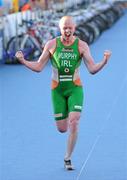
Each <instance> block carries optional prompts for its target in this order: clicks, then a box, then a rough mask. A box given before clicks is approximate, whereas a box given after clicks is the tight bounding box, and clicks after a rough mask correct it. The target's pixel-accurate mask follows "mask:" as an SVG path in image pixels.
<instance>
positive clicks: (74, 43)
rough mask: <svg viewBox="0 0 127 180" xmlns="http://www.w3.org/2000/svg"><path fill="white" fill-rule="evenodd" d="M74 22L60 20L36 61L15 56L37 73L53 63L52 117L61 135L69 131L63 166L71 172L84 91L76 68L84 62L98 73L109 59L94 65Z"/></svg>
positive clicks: (17, 54)
mask: <svg viewBox="0 0 127 180" xmlns="http://www.w3.org/2000/svg"><path fill="white" fill-rule="evenodd" d="M75 26H76V25H75V23H74V21H73V18H72V17H70V16H64V17H62V18H61V19H60V22H59V27H60V31H61V36H59V37H56V38H54V39H52V40H49V41H48V42H47V43H46V45H45V47H44V49H43V52H42V55H41V56H40V58H39V59H38V61H36V62H34V61H33V62H31V61H27V60H25V59H24V55H23V53H22V52H21V51H18V52H17V53H16V57H17V58H18V59H19V61H20V62H21V63H22V64H24V65H25V66H26V67H28V68H30V69H31V70H33V71H36V72H40V71H42V69H43V68H44V66H45V65H46V63H47V62H48V60H49V59H51V63H52V101H53V107H54V117H55V119H56V125H57V128H58V130H59V131H60V132H61V133H63V132H66V131H67V130H69V137H68V141H67V150H66V153H65V156H64V164H65V168H66V169H67V170H73V166H72V164H71V155H72V152H73V150H74V147H75V143H76V140H77V134H78V123H79V119H80V115H81V111H82V106H83V89H82V84H81V80H80V75H79V67H80V63H81V60H82V59H83V61H84V63H85V65H86V67H87V68H88V70H89V72H90V73H91V74H95V73H97V72H98V71H100V70H101V69H102V68H103V67H104V65H105V64H106V63H107V61H108V60H109V58H110V56H111V52H110V51H108V50H107V51H105V52H104V56H103V59H102V61H101V62H99V63H94V59H93V57H92V56H91V53H90V49H89V47H88V45H87V43H86V42H84V41H82V40H80V39H79V38H77V37H75V36H74V32H75Z"/></svg>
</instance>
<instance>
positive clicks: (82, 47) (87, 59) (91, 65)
mask: <svg viewBox="0 0 127 180" xmlns="http://www.w3.org/2000/svg"><path fill="white" fill-rule="evenodd" d="M79 51H80V53H81V55H82V57H83V60H84V63H85V65H86V67H87V69H88V71H89V72H90V73H91V74H95V73H97V72H98V71H100V70H101V69H102V68H103V67H104V66H105V64H107V62H108V60H109V58H110V56H111V51H109V50H106V51H104V55H103V59H102V60H101V61H100V62H99V63H95V62H94V59H93V57H92V55H91V53H90V49H89V46H88V45H87V43H85V42H83V41H81V40H80V42H79Z"/></svg>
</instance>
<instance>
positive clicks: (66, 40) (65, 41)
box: [61, 36, 75, 45]
mask: <svg viewBox="0 0 127 180" xmlns="http://www.w3.org/2000/svg"><path fill="white" fill-rule="evenodd" d="M74 40H75V37H74V36H73V37H62V36H61V41H62V43H63V44H65V45H70V44H72V43H73V42H74Z"/></svg>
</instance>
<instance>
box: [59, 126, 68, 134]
mask: <svg viewBox="0 0 127 180" xmlns="http://www.w3.org/2000/svg"><path fill="white" fill-rule="evenodd" d="M57 129H58V131H59V132H60V133H65V132H67V129H66V128H60V127H57Z"/></svg>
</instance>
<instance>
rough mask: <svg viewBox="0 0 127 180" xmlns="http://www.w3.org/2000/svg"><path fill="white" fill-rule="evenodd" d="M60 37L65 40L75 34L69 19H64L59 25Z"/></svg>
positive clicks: (73, 26) (72, 23)
mask: <svg viewBox="0 0 127 180" xmlns="http://www.w3.org/2000/svg"><path fill="white" fill-rule="evenodd" d="M60 31H61V35H62V37H63V38H65V39H70V38H71V37H72V36H73V34H74V32H75V24H74V22H73V21H72V20H71V19H65V20H64V21H62V23H61V24H60Z"/></svg>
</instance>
